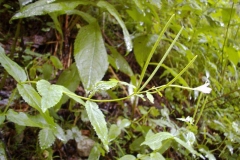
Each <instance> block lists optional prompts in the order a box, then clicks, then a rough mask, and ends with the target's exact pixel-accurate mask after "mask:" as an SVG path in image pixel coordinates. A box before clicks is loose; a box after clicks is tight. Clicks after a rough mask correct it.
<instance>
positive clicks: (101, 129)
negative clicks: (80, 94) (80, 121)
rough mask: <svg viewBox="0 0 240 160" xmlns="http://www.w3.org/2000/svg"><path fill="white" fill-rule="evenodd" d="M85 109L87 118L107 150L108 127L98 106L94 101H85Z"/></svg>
mask: <svg viewBox="0 0 240 160" xmlns="http://www.w3.org/2000/svg"><path fill="white" fill-rule="evenodd" d="M85 107H86V111H87V114H88V118H89V120H90V122H91V124H92V126H93V128H94V130H95V131H96V133H97V135H98V137H99V139H100V140H101V141H102V143H103V145H104V148H105V149H106V151H109V147H108V129H107V124H106V121H105V119H104V115H103V113H102V112H101V110H100V109H99V108H98V105H97V104H96V103H94V102H90V101H87V102H86V106H85Z"/></svg>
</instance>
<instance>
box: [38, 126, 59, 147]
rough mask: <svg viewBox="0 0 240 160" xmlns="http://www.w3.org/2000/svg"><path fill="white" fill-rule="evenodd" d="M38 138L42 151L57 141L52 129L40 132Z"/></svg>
mask: <svg viewBox="0 0 240 160" xmlns="http://www.w3.org/2000/svg"><path fill="white" fill-rule="evenodd" d="M38 138H39V144H40V147H41V149H46V148H49V147H50V146H51V145H52V144H53V143H54V141H55V139H56V138H55V136H54V133H53V131H52V129H49V128H44V129H42V130H41V131H40V132H39V135H38Z"/></svg>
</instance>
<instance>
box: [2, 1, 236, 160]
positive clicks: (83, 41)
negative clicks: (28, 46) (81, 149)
mask: <svg viewBox="0 0 240 160" xmlns="http://www.w3.org/2000/svg"><path fill="white" fill-rule="evenodd" d="M31 2H32V1H31V0H25V1H20V0H19V4H20V6H21V9H20V11H19V12H18V13H16V14H15V15H14V16H13V17H12V19H11V20H12V21H13V20H16V19H21V18H28V17H35V16H40V15H41V16H42V15H49V16H50V18H51V19H52V21H53V23H54V25H55V26H54V28H55V29H56V30H57V32H58V33H59V34H60V36H59V37H60V42H59V43H60V47H59V48H60V49H62V48H63V43H64V40H66V39H64V38H66V37H67V36H68V35H67V34H68V33H66V32H67V30H68V29H72V28H74V29H73V30H74V31H76V32H78V33H77V34H76V39H75V41H74V60H75V62H74V63H72V64H71V65H70V67H69V68H68V69H65V68H64V65H63V63H62V62H61V60H62V58H58V56H56V55H55V54H54V55H50V54H48V55H47V54H46V55H39V54H36V53H35V52H34V53H32V51H29V50H25V51H23V52H25V53H26V54H28V53H29V54H28V55H30V56H32V57H34V56H35V57H37V58H35V59H34V60H32V61H31V62H29V64H28V65H27V67H26V68H25V69H26V72H25V70H24V69H22V67H20V66H19V65H18V64H17V63H15V62H13V61H12V60H11V59H12V55H11V56H10V57H11V59H10V58H9V57H8V56H7V55H6V54H5V52H4V49H3V48H2V47H0V63H1V65H2V66H3V67H4V69H5V70H6V71H7V72H8V74H9V75H11V76H12V77H13V78H14V79H15V80H16V81H17V90H18V92H19V94H20V96H21V97H22V98H23V100H24V101H25V102H26V103H28V104H29V105H30V106H31V107H32V109H35V110H36V111H37V112H33V113H34V114H32V113H23V112H16V111H14V110H12V109H9V104H10V103H9V104H8V105H7V107H6V109H5V111H4V112H3V113H1V114H0V115H1V116H0V124H3V123H4V120H5V116H6V119H7V120H8V121H11V122H14V123H15V124H18V125H21V126H29V127H38V128H41V130H40V132H39V136H38V138H39V144H40V147H41V149H48V148H50V147H51V145H52V144H53V143H55V140H56V138H58V139H59V140H61V141H62V142H63V143H66V141H67V140H69V137H68V133H69V134H70V131H69V130H65V128H67V127H69V125H73V126H75V125H76V121H78V119H80V118H79V117H81V118H82V119H81V120H82V121H83V122H85V121H87V120H89V121H90V123H91V126H92V128H93V131H95V133H96V136H97V137H98V138H99V140H100V141H101V143H102V144H99V143H97V139H96V138H95V137H94V134H91V138H92V139H94V140H95V141H96V142H95V145H94V147H93V148H92V150H91V153H90V155H89V159H99V158H100V157H101V156H102V157H104V158H105V156H106V157H107V156H108V155H107V154H108V153H109V151H111V154H113V155H114V158H120V160H125V159H140V160H145V159H156V160H157V159H172V158H173V157H172V156H171V154H168V153H170V152H177V153H178V155H177V156H178V157H177V158H178V159H183V158H184V159H193V158H194V159H196V156H198V157H200V158H203V159H204V158H205V157H206V158H208V159H212V160H214V159H227V158H229V159H237V158H239V150H238V148H239V142H240V135H239V129H238V128H239V127H238V126H239V125H240V121H239V116H238V115H239V113H240V110H239V108H238V105H239V88H238V86H239V85H240V80H239V62H240V49H239V46H238V44H239V43H240V40H239V36H238V33H239V22H240V18H239V13H240V12H239V9H238V8H239V4H237V1H233V2H232V1H217V2H215V1H208V2H204V1H199V0H195V1H190V0H187V1H172V0H170V1H154V0H150V1H147V0H141V1H138V0H134V1H121V0H120V1H85V0H69V1H66V0H50V1H49V0H39V1H36V2H33V3H31ZM61 15H67V16H66V17H68V16H71V19H70V21H69V22H70V23H71V24H70V25H69V26H70V27H69V28H62V24H63V16H61ZM79 19H81V20H83V21H81V22H80V21H78V20H79ZM67 20H68V19H67V18H66V22H65V23H67ZM65 25H66V24H65ZM111 25H115V26H114V27H112V26H111ZM118 25H119V26H118ZM118 27H119V28H118ZM115 28H116V30H118V29H119V31H120V32H119V31H115ZM115 32H117V33H118V35H117V36H116V35H115ZM119 33H120V34H119ZM121 34H122V35H121ZM109 35H110V36H109ZM119 35H120V36H119ZM108 36H109V37H110V40H109V37H108ZM121 36H122V37H121ZM114 38H116V39H120V40H119V41H120V42H117V45H115V44H114V43H115V41H114V42H112V41H113V39H114ZM132 41H133V44H132ZM65 43H66V42H65ZM105 43H109V44H105ZM122 44H125V48H124V49H123V48H122V47H123V46H122ZM105 46H107V47H105ZM131 51H132V52H131ZM107 52H109V54H108V53H107ZM59 53H60V55H59V57H62V54H61V53H62V51H59ZM12 54H13V53H12ZM70 54H71V53H69V55H70ZM131 54H132V55H133V56H134V57H135V60H136V64H134V65H135V66H137V67H135V66H134V67H135V68H138V65H139V66H140V69H139V70H136V69H134V67H132V66H133V65H132V63H133V62H135V60H130V61H129V59H128V60H126V59H127V58H126V57H125V56H123V55H126V56H131ZM19 57H20V56H19ZM197 57H198V58H197ZM128 58H129V57H128ZM39 59H41V61H42V63H41V64H39V63H38V60H39ZM132 61H133V62H132ZM26 62H27V61H26ZM24 65H25V64H24ZM109 65H110V66H109ZM22 66H23V65H22ZM24 67H25V66H24ZM112 67H113V68H114V69H115V70H116V72H117V73H115V72H114V70H112ZM131 67H132V68H131ZM108 68H109V71H110V72H111V74H112V75H110V76H109V74H110V73H109V72H107V71H108ZM58 70H63V71H62V72H61V74H60V76H58V73H57V72H56V71H58ZM27 71H28V74H26V73H27ZM118 71H120V72H122V73H124V74H125V75H127V78H130V82H129V81H128V80H123V81H122V79H121V78H122V77H124V76H122V75H121V73H120V72H118ZM39 72H40V75H39ZM56 73H57V74H56ZM106 73H107V75H106ZM53 74H54V75H53ZM119 75H120V76H119ZM28 76H29V77H28ZM104 76H105V78H104V79H103V77H104ZM118 76H119V77H118ZM109 77H111V78H112V77H114V79H110V80H109V81H106V78H109ZM55 80H56V81H55ZM151 80H153V83H152V81H151ZM127 81H128V82H127ZM55 82H56V84H52V83H55ZM80 82H81V84H82V85H83V87H84V91H82V92H85V95H83V96H80V95H79V94H78V93H77V92H76V93H75V91H76V89H77V88H78V86H79V83H80ZM174 83H179V84H180V85H176V84H174ZM203 83H205V84H203ZM35 84H36V86H35ZM209 85H210V87H208V86H209ZM189 86H194V87H193V88H191V87H189ZM196 86H199V87H196ZM78 89H79V88H78ZM180 89H181V90H180ZM190 91H193V92H190ZM211 91H212V92H211ZM199 92H200V94H199ZM203 93H207V94H208V95H207V96H206V95H204V94H203ZM102 98H106V99H102ZM68 99H70V101H69V104H68V107H69V110H70V111H71V112H73V113H74V116H75V120H74V122H73V124H72V122H67V121H65V120H62V119H61V118H62V117H58V115H57V114H56V113H53V112H57V111H58V110H60V109H61V107H62V106H63V104H65V103H66V102H67V101H68ZM73 100H74V101H73ZM128 100H129V101H128ZM144 101H145V102H144ZM75 102H77V103H78V105H76V106H77V107H76V106H75ZM97 102H101V103H99V104H98V103H97ZM104 102H107V103H109V104H112V105H114V106H118V107H119V106H120V107H119V108H117V109H115V108H114V110H117V113H118V114H119V115H114V113H115V112H114V113H110V111H108V110H107V109H105V108H104V107H103V108H102V106H101V105H102V104H103V105H105V103H104ZM110 102H114V103H110ZM148 102H150V103H148ZM107 105H108V104H106V107H107ZM73 106H74V107H73ZM75 107H76V108H75ZM72 108H74V109H72ZM50 111H51V112H50ZM50 113H51V114H50ZM86 113H87V114H86ZM84 114H85V115H87V116H88V118H85V119H84V118H83V117H84ZM105 117H106V118H105ZM185 117H186V118H185ZM19 119H21V121H19ZM83 119H84V120H83ZM58 120H59V121H58ZM176 120H179V121H176ZM60 121H61V125H63V126H59V122H60ZM64 125H66V126H67V127H66V126H64ZM81 125H84V124H81ZM79 127H82V126H79ZM87 128H90V127H89V126H88V127H87ZM65 131H66V132H67V133H65ZM77 131H78V132H79V130H77ZM76 133H77V132H76ZM71 134H72V136H71V137H72V138H73V139H78V138H79V136H73V134H75V131H73V130H72V131H71ZM102 146H103V147H102ZM103 148H104V149H105V150H104V149H103ZM0 152H1V153H2V151H0ZM111 158H113V157H111ZM111 158H110V159H111Z"/></svg>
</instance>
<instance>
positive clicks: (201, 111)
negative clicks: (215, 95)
mask: <svg viewBox="0 0 240 160" xmlns="http://www.w3.org/2000/svg"><path fill="white" fill-rule="evenodd" d="M207 99H208V97H206V98H205V100H204V102H203V105H202V107H201V110H200V113H199V116H198V118H197V120H196V122H195V125H197V124H198V121H199V120H200V117H201V116H202V113H203V110H204V108H205V106H206V103H207Z"/></svg>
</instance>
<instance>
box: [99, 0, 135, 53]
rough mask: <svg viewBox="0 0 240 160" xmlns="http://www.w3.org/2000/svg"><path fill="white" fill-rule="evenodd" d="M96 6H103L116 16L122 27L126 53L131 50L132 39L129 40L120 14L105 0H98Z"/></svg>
mask: <svg viewBox="0 0 240 160" xmlns="http://www.w3.org/2000/svg"><path fill="white" fill-rule="evenodd" d="M97 6H99V7H102V8H105V9H107V10H108V12H109V13H110V14H111V15H112V16H113V17H115V18H116V20H117V21H118V23H119V24H120V26H121V27H122V30H123V35H124V41H125V44H126V47H127V51H128V53H129V52H131V51H132V47H133V45H132V40H131V37H130V35H129V33H128V30H127V28H126V26H125V24H124V22H123V20H122V18H121V16H120V15H119V13H118V11H117V10H116V9H115V8H114V7H113V6H112V5H111V4H110V3H108V2H106V1H99V2H98V3H97Z"/></svg>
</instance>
